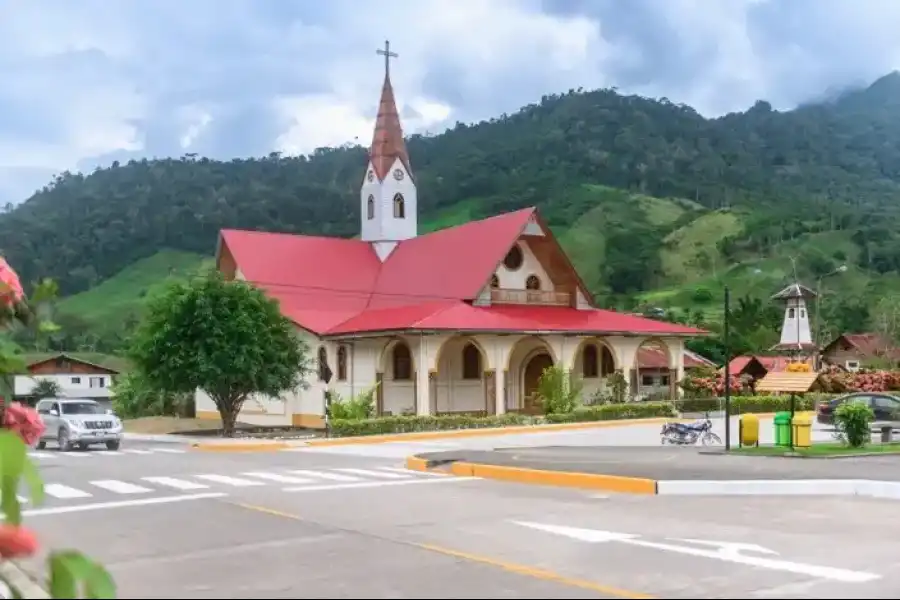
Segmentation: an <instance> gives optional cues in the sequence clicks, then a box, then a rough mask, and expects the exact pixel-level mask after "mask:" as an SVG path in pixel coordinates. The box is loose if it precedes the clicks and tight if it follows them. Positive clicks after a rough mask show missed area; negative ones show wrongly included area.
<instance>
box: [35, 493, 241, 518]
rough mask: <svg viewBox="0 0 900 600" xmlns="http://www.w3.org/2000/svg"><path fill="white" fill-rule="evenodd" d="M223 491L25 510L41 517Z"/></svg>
mask: <svg viewBox="0 0 900 600" xmlns="http://www.w3.org/2000/svg"><path fill="white" fill-rule="evenodd" d="M227 495H228V494H225V493H223V492H209V493H205V494H190V495H182V496H160V497H158V498H142V499H140V500H121V501H118V502H97V503H95V504H76V505H75V506H54V507H51V508H32V509H29V510H23V511H22V514H23V515H24V516H26V517H41V516H47V515H60V514H65V513H75V512H86V511H91V510H103V509H107V508H127V507H130V506H147V505H152V504H171V503H173V502H187V501H189V500H206V499H209V498H223V497H225V496H227Z"/></svg>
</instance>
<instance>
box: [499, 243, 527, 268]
mask: <svg viewBox="0 0 900 600" xmlns="http://www.w3.org/2000/svg"><path fill="white" fill-rule="evenodd" d="M524 261H525V256H524V255H523V254H522V249H521V248H519V246H518V245H516V246H513V247H512V248H510V249H509V252H507V253H506V257H505V258H504V259H503V266H505V267H506V268H507V269H509V270H510V271H515V270H516V269H518V268H519V267H521V266H522V263H523V262H524Z"/></svg>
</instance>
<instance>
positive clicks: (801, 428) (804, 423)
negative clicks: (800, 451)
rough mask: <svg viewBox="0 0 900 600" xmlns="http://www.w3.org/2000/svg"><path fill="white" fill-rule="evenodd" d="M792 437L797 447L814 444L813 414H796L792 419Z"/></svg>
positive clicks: (807, 446)
mask: <svg viewBox="0 0 900 600" xmlns="http://www.w3.org/2000/svg"><path fill="white" fill-rule="evenodd" d="M791 437H792V438H793V441H794V447H795V448H809V447H810V446H811V445H812V416H811V415H810V414H809V413H807V412H802V413H797V414H795V415H794V418H793V420H791Z"/></svg>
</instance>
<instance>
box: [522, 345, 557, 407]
mask: <svg viewBox="0 0 900 600" xmlns="http://www.w3.org/2000/svg"><path fill="white" fill-rule="evenodd" d="M552 366H553V358H552V357H551V356H550V353H549V352H546V351H538V352H537V353H535V354H533V355H532V356H531V357H530V358H528V360H527V361H526V362H525V366H524V368H523V369H522V388H523V392H524V395H525V397H524V398H523V400H524V406H523V407H522V412H524V413H527V414H529V415H537V414H541V413H542V412H543V406H542V404H541V399H540V398H539V397H538V394H537V391H538V386H539V385H540V381H541V375H543V374H544V370H545V369H546V368H547V367H552Z"/></svg>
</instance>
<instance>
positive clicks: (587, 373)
mask: <svg viewBox="0 0 900 600" xmlns="http://www.w3.org/2000/svg"><path fill="white" fill-rule="evenodd" d="M597 362H598V361H597V346H596V345H594V344H588V345H587V346H585V347H584V350H582V352H581V376H582V377H596V376H597V367H598V364H597Z"/></svg>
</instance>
